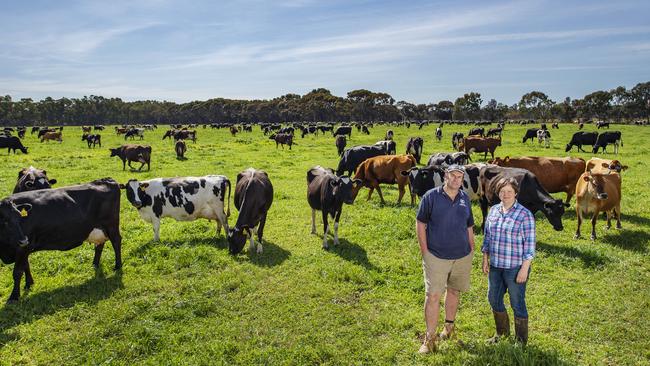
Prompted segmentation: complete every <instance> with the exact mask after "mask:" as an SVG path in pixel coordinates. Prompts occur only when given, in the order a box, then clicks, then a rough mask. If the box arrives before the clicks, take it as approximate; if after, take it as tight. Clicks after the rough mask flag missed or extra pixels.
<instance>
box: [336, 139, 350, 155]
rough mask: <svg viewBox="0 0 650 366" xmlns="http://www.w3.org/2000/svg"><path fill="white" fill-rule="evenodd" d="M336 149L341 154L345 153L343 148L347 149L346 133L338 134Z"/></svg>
mask: <svg viewBox="0 0 650 366" xmlns="http://www.w3.org/2000/svg"><path fill="white" fill-rule="evenodd" d="M335 144H336V151H337V153H338V155H339V156H341V155H343V150H344V149H345V145H346V144H347V139H346V138H345V135H338V136H336V141H335Z"/></svg>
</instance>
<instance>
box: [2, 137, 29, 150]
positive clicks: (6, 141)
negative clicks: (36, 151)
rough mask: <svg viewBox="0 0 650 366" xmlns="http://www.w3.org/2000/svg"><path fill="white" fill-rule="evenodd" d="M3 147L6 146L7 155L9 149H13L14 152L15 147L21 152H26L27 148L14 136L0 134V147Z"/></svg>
mask: <svg viewBox="0 0 650 366" xmlns="http://www.w3.org/2000/svg"><path fill="white" fill-rule="evenodd" d="M5 147H6V148H7V155H8V154H10V153H11V150H13V151H14V154H15V153H16V149H18V150H20V151H22V152H23V154H27V148H26V147H25V146H23V143H22V142H21V141H20V139H19V138H18V137H16V136H11V137H4V136H0V149H2V148H5Z"/></svg>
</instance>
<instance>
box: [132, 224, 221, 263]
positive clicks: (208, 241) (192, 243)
mask: <svg viewBox="0 0 650 366" xmlns="http://www.w3.org/2000/svg"><path fill="white" fill-rule="evenodd" d="M204 245H205V246H212V247H216V248H219V249H228V241H227V240H226V237H225V236H224V234H223V230H222V231H221V235H219V236H215V237H210V238H195V239H177V240H165V239H161V240H160V241H153V240H149V241H148V242H146V243H145V244H143V245H140V246H139V247H137V248H136V249H134V250H133V251H132V252H131V254H132V255H135V256H138V257H139V256H141V255H142V254H144V253H146V252H148V251H149V250H151V249H153V248H154V247H157V246H165V247H169V248H180V247H184V246H188V247H196V246H204Z"/></svg>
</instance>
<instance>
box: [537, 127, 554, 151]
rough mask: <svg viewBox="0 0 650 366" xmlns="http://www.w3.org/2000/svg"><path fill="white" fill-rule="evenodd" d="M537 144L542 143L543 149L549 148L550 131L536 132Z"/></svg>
mask: <svg viewBox="0 0 650 366" xmlns="http://www.w3.org/2000/svg"><path fill="white" fill-rule="evenodd" d="M537 142H538V143H540V144H541V143H542V142H543V143H544V147H546V148H549V147H551V131H549V130H543V129H539V130H537Z"/></svg>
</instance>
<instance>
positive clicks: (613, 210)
mask: <svg viewBox="0 0 650 366" xmlns="http://www.w3.org/2000/svg"><path fill="white" fill-rule="evenodd" d="M576 201H577V202H576V216H577V217H578V227H577V228H576V234H575V238H576V239H578V238H580V226H581V225H582V220H583V219H584V218H587V217H589V215H591V240H596V220H597V219H598V214H599V213H600V212H603V211H604V212H606V213H607V229H609V228H611V227H612V223H611V219H612V216H615V217H616V228H617V229H620V228H621V176H620V175H619V174H600V173H595V174H592V173H591V172H584V173H583V174H582V175H581V176H580V179H578V183H577V185H576Z"/></svg>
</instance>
